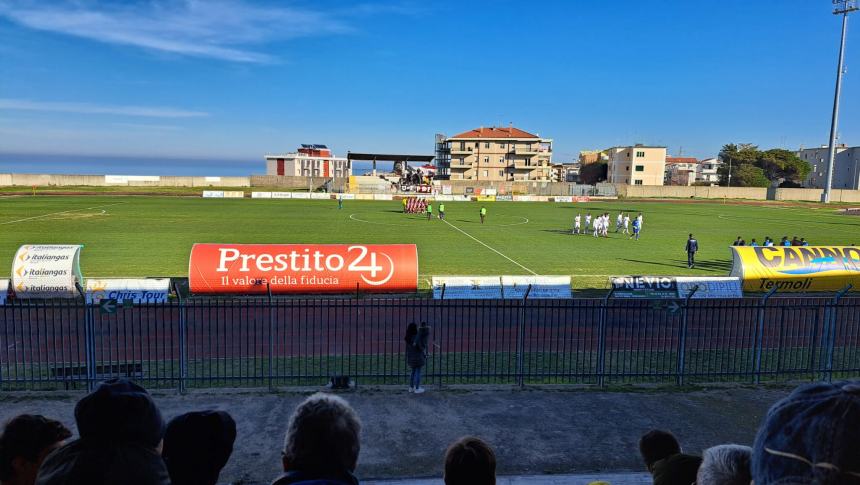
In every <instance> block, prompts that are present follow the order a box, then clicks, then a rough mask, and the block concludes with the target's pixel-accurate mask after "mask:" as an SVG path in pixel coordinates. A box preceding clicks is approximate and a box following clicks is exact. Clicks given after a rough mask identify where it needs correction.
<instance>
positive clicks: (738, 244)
mask: <svg viewBox="0 0 860 485" xmlns="http://www.w3.org/2000/svg"><path fill="white" fill-rule="evenodd" d="M742 240H743V239H741V237H740V236H738V238H737V239H735V241H734V242H733V243H732V246H743V244H741V241H742Z"/></svg>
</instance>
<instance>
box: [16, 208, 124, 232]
mask: <svg viewBox="0 0 860 485" xmlns="http://www.w3.org/2000/svg"><path fill="white" fill-rule="evenodd" d="M120 204H125V202H117V203H116V204H107V205H97V206H94V207H84V208H83V209H71V210H67V211H61V212H52V213H50V214H42V215H41V216H33V217H25V218H24V219H18V220H16V221H6V222H0V226H5V225H6V224H15V223H16V222H25V221H32V220H33V219H41V218H43V217H50V216H58V215H60V214H68V213H70V212H80V211H86V210H90V209H101V208H102V207H110V206H114V205H120ZM102 213H104V211H102Z"/></svg>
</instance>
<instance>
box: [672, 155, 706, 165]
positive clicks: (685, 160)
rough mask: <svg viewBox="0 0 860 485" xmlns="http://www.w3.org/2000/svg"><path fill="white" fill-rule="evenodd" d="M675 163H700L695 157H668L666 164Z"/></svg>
mask: <svg viewBox="0 0 860 485" xmlns="http://www.w3.org/2000/svg"><path fill="white" fill-rule="evenodd" d="M673 163H699V161H698V160H696V159H695V158H694V157H666V165H671V164H673Z"/></svg>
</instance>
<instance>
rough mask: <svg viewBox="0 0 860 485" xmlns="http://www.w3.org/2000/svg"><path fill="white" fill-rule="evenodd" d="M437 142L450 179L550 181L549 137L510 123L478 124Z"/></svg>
mask: <svg viewBox="0 0 860 485" xmlns="http://www.w3.org/2000/svg"><path fill="white" fill-rule="evenodd" d="M440 142H441V143H442V145H443V148H442V150H443V151H445V152H446V154H448V155H449V156H450V159H449V160H450V162H448V170H449V174H448V176H449V178H450V179H451V180H488V181H522V180H537V181H551V180H552V140H551V139H549V138H541V137H540V136H538V135H534V134H532V133H529V132H527V131H523V130H521V129H519V128H515V127H513V126H508V127H480V128H476V129H474V130H469V131H466V132H463V133H460V134H459V135H455V136H452V137H447V138H444V140H441V141H440V140H438V138H437V146H438V144H439V143H440ZM438 151H439V148H437V152H438ZM440 169H441V166H440Z"/></svg>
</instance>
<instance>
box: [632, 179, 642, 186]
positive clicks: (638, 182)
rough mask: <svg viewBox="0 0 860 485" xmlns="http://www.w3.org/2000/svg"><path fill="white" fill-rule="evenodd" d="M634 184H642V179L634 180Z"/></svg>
mask: <svg viewBox="0 0 860 485" xmlns="http://www.w3.org/2000/svg"><path fill="white" fill-rule="evenodd" d="M633 185H642V181H641V180H634V181H633Z"/></svg>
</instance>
